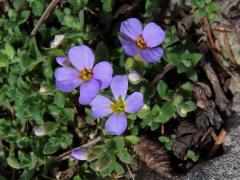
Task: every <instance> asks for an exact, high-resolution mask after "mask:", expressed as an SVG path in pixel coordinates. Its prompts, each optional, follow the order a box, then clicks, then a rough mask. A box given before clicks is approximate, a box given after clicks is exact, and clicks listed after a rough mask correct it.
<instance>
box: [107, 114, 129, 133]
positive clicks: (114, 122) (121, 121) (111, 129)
mask: <svg viewBox="0 0 240 180" xmlns="http://www.w3.org/2000/svg"><path fill="white" fill-rule="evenodd" d="M126 128H127V119H126V115H125V114H124V113H123V114H120V115H118V114H113V115H111V116H110V117H109V118H108V119H107V121H106V123H105V129H106V131H107V133H108V134H110V135H121V134H123V132H124V131H125V130H126Z"/></svg>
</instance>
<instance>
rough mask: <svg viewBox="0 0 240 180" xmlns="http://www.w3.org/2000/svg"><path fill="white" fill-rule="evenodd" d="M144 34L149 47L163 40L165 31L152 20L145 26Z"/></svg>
mask: <svg viewBox="0 0 240 180" xmlns="http://www.w3.org/2000/svg"><path fill="white" fill-rule="evenodd" d="M142 36H143V39H144V41H145V42H146V44H147V46H148V47H156V46H158V45H159V44H161V43H162V42H163V40H164V38H165V32H164V31H163V30H162V28H161V27H160V26H158V25H157V24H156V23H153V22H151V23H148V24H147V25H146V26H145V27H144V29H143V33H142Z"/></svg>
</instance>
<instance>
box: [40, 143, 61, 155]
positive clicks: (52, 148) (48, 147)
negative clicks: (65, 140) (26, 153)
mask: <svg viewBox="0 0 240 180" xmlns="http://www.w3.org/2000/svg"><path fill="white" fill-rule="evenodd" d="M59 148H60V145H59V144H52V143H50V142H47V143H46V144H45V145H44V147H43V154H46V155H48V154H53V153H55V152H57V151H58V149H59Z"/></svg>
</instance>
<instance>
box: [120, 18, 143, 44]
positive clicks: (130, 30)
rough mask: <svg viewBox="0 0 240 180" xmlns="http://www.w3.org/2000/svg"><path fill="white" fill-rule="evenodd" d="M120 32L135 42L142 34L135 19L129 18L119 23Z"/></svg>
mask: <svg viewBox="0 0 240 180" xmlns="http://www.w3.org/2000/svg"><path fill="white" fill-rule="evenodd" d="M120 32H121V33H123V34H125V35H127V36H128V37H130V38H131V39H133V40H136V39H137V38H138V36H139V35H141V34H142V24H141V22H140V21H139V20H138V19H136V18H130V19H127V20H126V21H123V22H122V23H121V27H120Z"/></svg>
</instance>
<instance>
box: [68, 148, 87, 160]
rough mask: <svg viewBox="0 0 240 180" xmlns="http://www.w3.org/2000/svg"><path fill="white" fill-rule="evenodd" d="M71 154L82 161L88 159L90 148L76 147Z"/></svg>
mask: <svg viewBox="0 0 240 180" xmlns="http://www.w3.org/2000/svg"><path fill="white" fill-rule="evenodd" d="M71 156H72V157H73V158H74V159H77V160H81V161H84V160H87V158H88V150H87V149H86V148H79V149H75V150H73V151H72V153H71Z"/></svg>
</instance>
